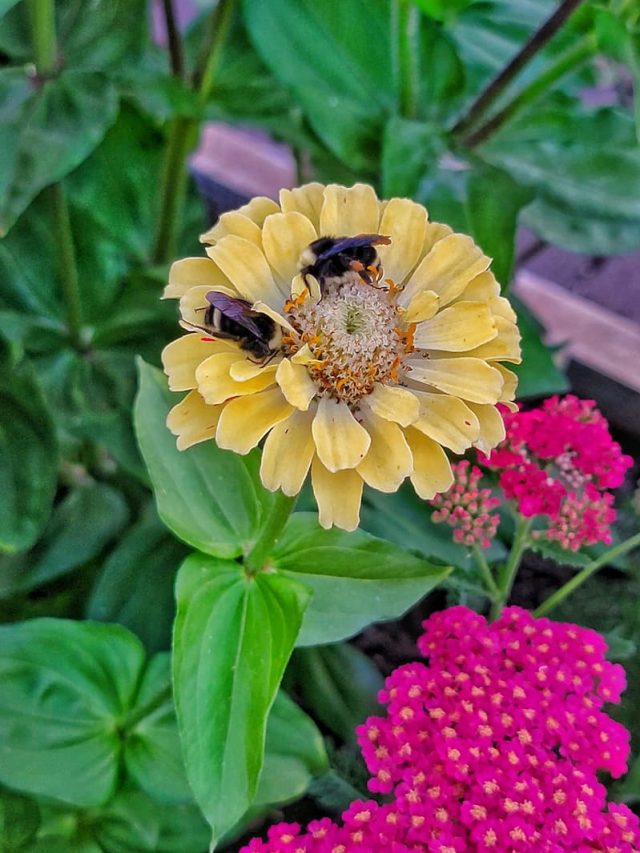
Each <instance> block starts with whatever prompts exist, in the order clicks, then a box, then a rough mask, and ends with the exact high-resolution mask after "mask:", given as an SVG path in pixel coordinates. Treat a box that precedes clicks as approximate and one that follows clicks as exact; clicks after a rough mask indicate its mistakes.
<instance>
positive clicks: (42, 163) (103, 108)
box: [0, 68, 118, 235]
mask: <svg viewBox="0 0 640 853" xmlns="http://www.w3.org/2000/svg"><path fill="white" fill-rule="evenodd" d="M0 104H3V107H2V109H1V110H0V127H1V128H2V132H1V134H0V146H1V147H2V152H3V156H2V159H1V160H0V198H1V199H2V201H1V202H0V235H4V234H5V233H6V232H7V231H8V230H9V228H11V226H12V225H13V223H14V222H15V221H16V219H17V218H18V216H20V214H21V213H22V212H23V210H25V208H26V207H27V206H28V205H29V203H30V202H31V201H32V200H33V199H34V198H35V196H36V195H37V194H38V193H39V192H40V190H42V189H43V188H44V187H46V186H48V185H49V184H53V183H55V182H56V181H59V180H60V179H61V178H63V177H64V176H65V175H66V174H68V173H69V172H71V171H72V169H75V168H76V167H77V166H79V165H80V163H82V161H83V160H85V159H86V158H87V157H88V156H89V154H91V152H92V151H93V150H94V148H95V147H96V146H97V145H98V143H99V142H100V140H101V139H102V138H103V136H104V135H105V133H106V132H107V129H108V128H109V127H110V125H112V124H113V122H114V121H115V119H116V116H117V113H118V100H117V96H116V92H115V89H114V88H113V86H112V84H111V83H110V82H109V81H108V80H107V79H106V78H105V77H104V76H103V75H102V74H99V73H94V72H87V71H76V70H66V71H63V72H61V73H60V74H59V75H58V76H57V77H56V78H55V79H52V80H46V81H44V82H37V81H36V80H35V79H33V78H30V77H28V76H27V74H26V73H25V72H24V70H22V69H17V68H5V69H2V70H0Z"/></svg>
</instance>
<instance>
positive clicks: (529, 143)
mask: <svg viewBox="0 0 640 853" xmlns="http://www.w3.org/2000/svg"><path fill="white" fill-rule="evenodd" d="M556 101H557V105H553V104H552V105H551V106H550V107H549V108H547V109H545V110H540V109H539V110H538V111H537V112H536V113H535V115H532V114H531V113H528V114H527V115H526V116H523V117H522V118H521V119H519V120H518V121H517V122H514V123H513V124H512V125H507V126H506V127H505V128H504V129H503V130H502V131H501V132H500V133H499V134H498V135H496V137H495V138H494V139H493V140H491V141H490V142H489V143H487V144H486V145H485V146H484V147H483V148H482V152H481V153H482V156H483V157H484V158H485V159H486V160H488V161H490V162H491V163H493V164H495V165H498V166H501V167H502V168H503V169H505V170H506V171H507V172H509V173H510V174H511V175H512V176H513V177H514V178H515V179H516V180H517V181H518V182H519V183H521V184H523V185H525V186H529V187H532V188H533V189H534V190H535V191H536V199H535V201H534V202H533V203H532V204H530V205H529V206H528V207H527V209H526V211H525V212H524V215H523V221H524V222H525V224H527V225H528V226H529V227H531V228H532V229H533V230H534V231H536V233H537V234H539V236H540V237H542V238H543V239H544V240H547V241H549V242H551V243H555V244H556V245H560V246H563V247H564V248H567V249H571V250H572V251H575V252H586V253H588V254H591V255H595V254H601V255H609V254H616V253H619V252H631V251H634V250H636V249H638V248H640V146H638V140H637V137H636V131H635V125H634V121H633V117H632V116H631V115H629V114H628V113H626V112H624V111H622V110H620V109H611V108H607V109H600V110H595V111H591V112H587V111H585V110H584V109H582V108H578V107H576V106H575V105H574V104H573V103H572V102H567V101H566V100H565V99H556Z"/></svg>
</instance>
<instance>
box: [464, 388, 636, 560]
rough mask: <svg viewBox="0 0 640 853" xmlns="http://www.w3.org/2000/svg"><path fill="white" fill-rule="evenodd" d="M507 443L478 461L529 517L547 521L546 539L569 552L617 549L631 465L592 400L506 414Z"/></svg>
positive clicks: (555, 401)
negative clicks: (615, 535)
mask: <svg viewBox="0 0 640 853" xmlns="http://www.w3.org/2000/svg"><path fill="white" fill-rule="evenodd" d="M504 421H505V428H506V438H505V440H504V441H503V442H502V443H501V444H499V445H498V447H497V448H496V449H495V450H493V451H492V452H491V454H490V455H489V456H488V457H486V456H483V455H481V454H480V455H479V458H480V461H481V462H484V463H485V464H487V465H489V466H490V467H491V468H495V469H498V470H499V471H500V486H501V487H502V490H503V492H504V494H505V496H506V497H507V498H508V499H509V500H513V501H515V503H516V504H517V507H518V510H519V512H520V513H522V515H524V516H526V517H527V518H532V517H533V516H546V517H547V519H548V528H547V529H546V530H545V531H544V532H542V533H541V532H539V531H537V532H535V533H534V534H533V535H536V536H541V535H542V536H546V538H548V539H550V540H554V541H557V542H558V543H559V544H560V545H561V546H562V547H563V548H565V549H567V550H571V551H577V550H578V549H579V548H581V547H582V546H583V545H593V544H595V543H596V542H605V543H607V544H610V542H611V524H612V523H613V521H614V520H615V517H616V513H615V510H614V509H613V495H611V494H610V492H609V491H607V490H608V489H615V488H617V487H618V486H620V485H621V484H622V482H623V480H624V475H625V472H626V470H627V469H628V468H629V467H630V466H631V464H632V459H631V458H630V457H629V456H625V455H624V454H623V453H622V450H621V448H620V445H619V444H618V443H617V442H615V441H614V440H613V439H612V438H611V434H610V432H609V427H608V424H607V421H606V419H605V418H604V417H603V415H602V414H601V413H600V412H599V411H598V409H597V408H596V407H595V403H594V402H593V400H579V399H578V398H577V397H574V396H571V395H569V396H567V397H564V398H563V399H560V398H559V397H550V398H549V399H548V400H545V401H544V403H543V405H542V406H541V407H540V408H537V409H531V410H530V411H527V412H514V413H512V412H505V413H504Z"/></svg>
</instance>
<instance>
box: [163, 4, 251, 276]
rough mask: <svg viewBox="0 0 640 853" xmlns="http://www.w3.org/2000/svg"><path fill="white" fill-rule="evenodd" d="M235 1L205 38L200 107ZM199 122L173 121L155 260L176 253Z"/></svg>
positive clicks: (198, 75)
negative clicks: (190, 155)
mask: <svg viewBox="0 0 640 853" xmlns="http://www.w3.org/2000/svg"><path fill="white" fill-rule="evenodd" d="M235 4H236V0H220V2H219V3H218V5H217V6H216V8H215V10H214V13H213V16H212V19H211V26H210V27H209V30H208V33H207V36H206V37H205V40H204V43H205V49H204V50H203V52H202V56H201V62H200V63H199V65H198V68H197V69H196V71H195V73H194V85H195V88H196V90H197V93H198V100H199V103H200V106H201V107H204V106H205V105H206V102H207V99H208V98H209V96H210V95H211V92H212V91H213V87H214V85H215V83H216V79H217V74H218V71H219V68H220V61H221V58H222V51H223V49H224V44H225V41H226V39H227V36H228V34H229V29H230V26H231V20H232V17H233V10H234V8H235ZM199 129H200V121H199V120H198V119H195V118H186V117H183V116H178V117H177V118H175V119H174V120H173V122H172V124H171V128H170V130H169V138H168V141H167V148H166V152H165V161H164V168H163V172H162V183H161V188H160V214H159V216H158V224H157V226H156V233H155V237H154V241H153V249H152V253H151V259H152V263H154V264H164V263H168V262H169V261H170V260H171V258H172V257H173V256H174V254H175V244H176V239H177V231H178V227H179V223H180V221H181V218H182V211H183V209H184V203H185V199H186V195H187V177H188V176H187V157H188V156H189V154H190V152H191V151H192V149H193V148H194V147H195V145H196V143H197V141H198V131H199Z"/></svg>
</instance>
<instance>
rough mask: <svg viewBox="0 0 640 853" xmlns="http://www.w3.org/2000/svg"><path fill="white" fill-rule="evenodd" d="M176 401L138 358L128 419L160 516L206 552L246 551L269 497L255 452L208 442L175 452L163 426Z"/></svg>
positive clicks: (230, 555) (232, 554) (219, 554)
mask: <svg viewBox="0 0 640 853" xmlns="http://www.w3.org/2000/svg"><path fill="white" fill-rule="evenodd" d="M178 402H179V398H178V397H176V395H175V394H172V393H171V392H170V391H169V390H168V388H167V382H166V378H165V377H164V375H163V374H162V373H161V371H159V370H157V369H155V368H153V367H150V366H149V365H147V364H144V363H143V362H141V363H140V390H139V392H138V397H137V400H136V406H135V418H134V420H135V427H136V433H137V436H138V442H139V444H140V449H141V451H142V455H143V457H144V460H145V462H146V465H147V468H148V470H149V476H150V477H151V482H152V484H153V488H154V492H155V497H156V501H157V505H158V513H159V515H160V518H161V519H162V520H163V521H164V523H165V524H166V525H167V527H169V528H170V529H171V530H172V531H173V532H174V533H175V534H176V536H177V537H178V538H179V539H182V540H183V541H184V542H187V543H188V544H189V545H193V546H194V547H195V548H198V549H199V550H200V551H203V552H204V553H206V554H212V555H213V556H216V557H223V558H233V557H237V556H239V555H240V554H242V553H247V552H248V551H249V550H250V549H251V546H252V544H253V542H254V541H255V539H256V537H257V535H258V532H259V530H260V524H261V521H262V519H263V518H264V517H265V514H266V512H267V511H268V509H269V507H270V506H271V504H272V503H273V499H274V498H273V495H272V494H271V493H270V492H267V491H266V490H265V489H264V488H263V487H262V485H261V484H260V481H259V478H258V467H259V459H260V457H259V454H257V453H256V452H254V453H250V454H249V455H248V456H246V457H241V456H238V455H237V454H235V453H231V452H229V451H226V450H220V449H218V447H217V446H216V445H215V443H214V442H213V441H209V442H207V443H206V444H200V445H197V446H196V447H191V448H189V450H186V451H183V452H180V451H179V450H178V449H177V448H176V442H175V438H174V436H173V435H171V433H170V432H169V430H168V429H167V427H166V425H165V421H166V418H167V413H168V411H169V409H170V408H171V406H172V405H175V404H177V403H178ZM231 483H232V484H233V488H230V487H229V484H231Z"/></svg>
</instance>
